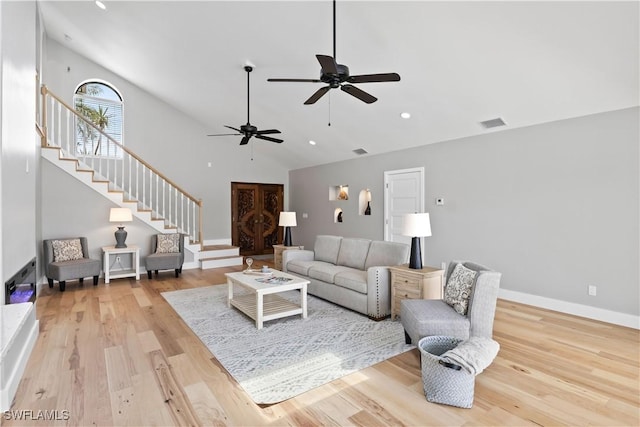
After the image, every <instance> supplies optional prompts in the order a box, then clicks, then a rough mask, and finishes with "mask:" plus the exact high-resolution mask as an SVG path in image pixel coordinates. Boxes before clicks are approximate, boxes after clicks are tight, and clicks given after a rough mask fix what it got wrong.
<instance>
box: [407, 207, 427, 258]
mask: <svg viewBox="0 0 640 427" xmlns="http://www.w3.org/2000/svg"><path fill="white" fill-rule="evenodd" d="M402 234H403V235H405V236H410V237H411V255H410V257H409V268H413V269H417V270H420V269H422V251H421V250H420V238H421V237H426V236H431V222H430V221H429V214H428V213H414V214H408V215H405V217H404V225H403V227H402Z"/></svg>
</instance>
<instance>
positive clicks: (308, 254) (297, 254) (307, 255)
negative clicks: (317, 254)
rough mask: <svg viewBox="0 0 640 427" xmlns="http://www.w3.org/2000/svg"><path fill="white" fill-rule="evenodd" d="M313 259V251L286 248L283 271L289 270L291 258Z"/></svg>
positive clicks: (283, 255) (283, 254) (283, 256)
mask: <svg viewBox="0 0 640 427" xmlns="http://www.w3.org/2000/svg"><path fill="white" fill-rule="evenodd" d="M294 259H297V260H302V261H313V251H309V250H306V249H300V250H298V249H296V250H290V251H288V250H286V249H285V250H284V251H283V252H282V271H284V272H285V273H286V272H287V263H288V262H289V261H291V260H294Z"/></svg>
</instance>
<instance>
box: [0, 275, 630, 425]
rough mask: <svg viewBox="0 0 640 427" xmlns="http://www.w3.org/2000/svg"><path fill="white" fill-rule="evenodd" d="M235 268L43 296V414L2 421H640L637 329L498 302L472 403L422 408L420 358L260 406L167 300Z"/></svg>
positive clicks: (29, 372)
mask: <svg viewBox="0 0 640 427" xmlns="http://www.w3.org/2000/svg"><path fill="white" fill-rule="evenodd" d="M240 270H241V267H230V268H226V269H217V270H215V271H214V270H206V271H201V270H185V271H184V272H183V274H182V276H181V278H179V279H176V278H174V275H173V271H166V272H161V274H160V276H159V278H158V279H156V278H154V279H152V280H148V279H147V278H146V277H141V279H140V281H138V282H136V281H135V280H130V279H116V280H113V281H111V283H110V284H109V285H105V284H104V283H103V282H102V281H101V282H100V284H99V285H98V286H97V287H94V286H92V285H90V284H85V285H84V286H83V287H81V286H79V285H78V284H77V282H69V283H68V284H67V290H66V291H65V292H63V293H61V292H59V291H58V289H57V286H56V287H55V288H54V289H52V290H50V289H49V288H45V289H44V290H43V292H42V294H41V295H40V297H39V298H38V300H37V316H38V318H39V319H40V335H39V337H38V341H37V343H36V347H35V349H34V351H33V353H32V355H31V357H30V360H29V362H28V365H27V368H26V373H25V375H24V376H23V378H22V381H21V383H20V386H19V389H18V393H17V396H16V398H15V400H14V404H13V406H12V411H17V412H15V414H16V415H20V414H22V415H23V416H25V415H26V416H27V418H35V419H26V420H25V419H22V420H16V419H11V417H10V416H9V417H8V416H7V414H0V423H2V425H3V426H4V425H6V426H16V425H20V426H24V425H38V426H42V425H79V426H110V425H118V426H142V425H161V426H174V425H175V426H192V425H193V426H195V425H204V426H316V425H326V426H436V425H437V426H442V425H446V426H497V425H505V426H525V425H553V426H555V425H571V426H587V425H589V426H595V425H600V426H638V425H640V386H639V383H640V376H639V371H640V360H639V359H640V357H639V351H640V340H639V332H638V331H637V330H634V329H629V328H624V327H619V326H614V325H610V324H605V323H601V322H597V321H591V320H587V319H583V318H578V317H574V316H569V315H564V314H561V313H556V312H552V311H547V310H542V309H537V308H533V307H530V306H526V305H522V304H516V303H510V302H507V301H502V300H501V301H499V303H498V310H497V313H496V321H495V327H494V338H495V339H496V340H497V341H498V342H499V343H500V345H501V350H500V353H499V355H498V357H497V358H496V360H495V361H494V363H493V364H492V365H491V366H490V367H489V368H488V369H487V370H485V371H484V372H483V373H482V374H481V375H479V376H478V377H477V378H476V390H475V401H474V405H473V408H471V409H460V408H454V407H451V406H446V405H438V404H433V403H429V402H427V401H426V399H425V397H424V393H423V390H422V379H421V372H420V354H419V352H418V350H413V351H410V352H407V353H404V354H402V355H399V356H397V357H394V358H392V359H390V360H387V361H385V362H382V363H379V364H377V365H375V366H373V367H370V368H368V369H365V370H362V371H360V372H357V373H354V374H352V375H349V376H347V377H344V378H341V379H338V380H335V381H333V382H332V383H330V384H327V385H325V386H322V387H319V388H316V389H314V390H311V391H309V392H307V393H305V394H302V395H300V396H298V397H295V398H293V399H290V400H288V401H285V402H281V403H279V404H275V405H271V406H266V407H261V406H258V405H256V404H254V403H253V402H252V401H251V400H250V399H249V398H248V397H247V395H246V394H245V393H244V391H243V390H242V389H241V388H240V387H239V386H238V384H237V383H236V382H235V380H234V379H233V378H232V377H230V376H229V375H228V374H227V372H226V371H225V370H224V368H222V366H221V365H220V364H219V363H218V362H217V361H216V359H215V358H214V357H213V355H212V354H211V353H210V352H209V351H208V350H207V348H206V347H205V346H204V345H203V344H202V343H201V342H200V341H199V339H198V338H197V337H196V336H195V335H194V334H193V333H192V332H191V330H190V329H189V328H188V327H187V326H186V325H185V324H184V323H183V322H182V320H181V319H180V317H178V315H177V314H176V313H175V312H174V311H173V309H172V308H171V307H170V306H169V305H168V304H167V303H166V302H165V300H164V299H163V298H162V296H161V295H160V293H161V292H165V291H170V290H176V289H186V288H193V287H200V286H208V285H212V284H220V283H224V282H225V278H224V273H225V272H230V271H240ZM25 411H30V412H25ZM64 411H66V412H64ZM38 417H39V419H38ZM47 417H48V418H47ZM51 418H57V420H56V419H51ZM65 418H68V419H65Z"/></svg>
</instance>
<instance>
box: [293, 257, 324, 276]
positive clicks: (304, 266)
mask: <svg viewBox="0 0 640 427" xmlns="http://www.w3.org/2000/svg"><path fill="white" fill-rule="evenodd" d="M316 262H318V261H304V260H301V259H292V260H291V261H289V262H288V263H287V271H288V272H290V273H297V274H302V275H303V276H308V275H309V268H311V266H312V265H313V264H315V263H316Z"/></svg>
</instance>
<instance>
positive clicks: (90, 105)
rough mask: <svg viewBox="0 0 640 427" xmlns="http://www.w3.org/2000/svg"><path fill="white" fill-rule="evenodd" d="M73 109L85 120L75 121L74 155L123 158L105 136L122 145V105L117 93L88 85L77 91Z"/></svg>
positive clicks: (107, 87)
mask: <svg viewBox="0 0 640 427" xmlns="http://www.w3.org/2000/svg"><path fill="white" fill-rule="evenodd" d="M74 105H75V109H76V111H77V112H78V113H79V114H80V115H82V116H83V117H84V118H85V119H86V121H85V120H82V119H79V118H76V155H78V156H82V157H111V158H122V149H121V148H120V147H119V146H118V145H117V144H114V143H113V142H112V141H110V140H109V138H106V137H105V136H104V135H108V136H109V137H110V138H111V139H113V140H114V141H116V142H118V143H119V144H123V139H122V121H123V115H122V110H123V108H122V107H123V103H122V97H121V96H120V94H119V93H118V91H117V90H115V89H114V88H113V87H111V86H110V85H109V84H107V83H103V82H98V81H88V82H85V83H83V84H81V85H80V86H78V89H76V92H75V95H74ZM87 121H89V122H91V123H93V124H94V125H95V127H94V126H91V124H89V123H87ZM96 128H97V129H96ZM98 129H99V130H100V131H101V132H100V131H98Z"/></svg>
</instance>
